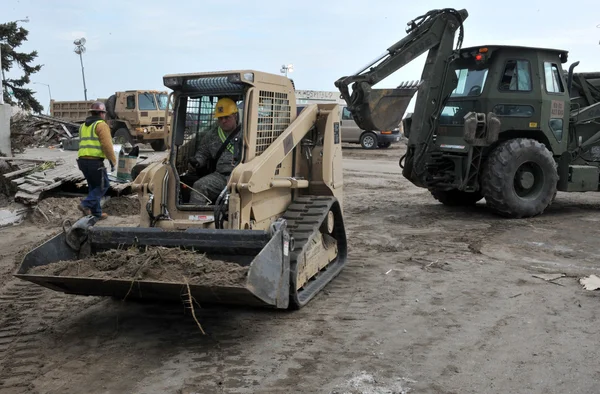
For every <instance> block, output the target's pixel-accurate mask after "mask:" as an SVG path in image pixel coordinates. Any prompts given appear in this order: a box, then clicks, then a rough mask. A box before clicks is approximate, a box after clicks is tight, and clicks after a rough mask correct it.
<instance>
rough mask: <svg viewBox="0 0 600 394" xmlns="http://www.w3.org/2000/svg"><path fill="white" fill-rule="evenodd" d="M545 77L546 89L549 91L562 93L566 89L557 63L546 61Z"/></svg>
mask: <svg viewBox="0 0 600 394" xmlns="http://www.w3.org/2000/svg"><path fill="white" fill-rule="evenodd" d="M544 78H545V81H546V91H547V92H548V93H562V92H564V91H565V88H564V86H563V83H562V80H561V79H560V72H559V71H558V66H557V65H556V64H554V63H550V62H544Z"/></svg>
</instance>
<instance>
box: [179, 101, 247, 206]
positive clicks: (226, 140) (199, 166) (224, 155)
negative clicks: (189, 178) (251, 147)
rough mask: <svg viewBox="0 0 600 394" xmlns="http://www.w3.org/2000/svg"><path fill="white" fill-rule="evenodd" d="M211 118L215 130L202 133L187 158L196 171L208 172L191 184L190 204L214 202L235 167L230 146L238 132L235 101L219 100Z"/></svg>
mask: <svg viewBox="0 0 600 394" xmlns="http://www.w3.org/2000/svg"><path fill="white" fill-rule="evenodd" d="M214 117H215V119H217V125H216V126H217V127H213V128H211V129H210V130H208V131H206V132H205V133H203V135H202V140H201V141H200V142H199V144H198V149H197V151H196V154H195V155H194V156H193V157H192V158H190V165H191V166H192V167H193V169H195V170H196V171H197V172H203V171H208V172H210V173H209V174H208V175H205V176H203V177H202V178H200V179H198V180H197V181H196V182H194V184H193V185H192V188H193V189H194V190H193V191H192V192H191V196H190V203H191V204H196V205H206V204H209V202H208V201H207V198H208V199H210V201H211V203H214V202H215V200H216V199H217V198H218V197H219V194H220V193H221V192H222V191H223V189H224V188H225V187H226V186H227V181H228V179H229V176H230V175H231V172H232V171H233V168H234V167H235V166H236V165H237V164H238V163H237V161H238V160H239V159H238V158H236V157H235V154H234V153H235V150H234V146H235V145H236V144H237V143H238V142H239V141H240V138H241V135H242V133H241V125H240V119H239V113H238V108H237V106H236V104H235V102H234V101H233V100H232V99H230V98H227V97H224V98H220V99H219V101H217V105H216V107H215V112H214ZM199 193H201V194H199Z"/></svg>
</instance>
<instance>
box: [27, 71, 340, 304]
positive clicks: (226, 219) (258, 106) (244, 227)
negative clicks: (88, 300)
mask: <svg viewBox="0 0 600 394" xmlns="http://www.w3.org/2000/svg"><path fill="white" fill-rule="evenodd" d="M164 84H165V86H167V87H168V88H170V89H172V91H173V92H172V93H171V97H170V100H169V101H170V102H172V103H173V105H174V108H173V118H172V123H171V128H170V129H171V130H172V134H171V144H170V152H169V157H168V158H167V159H165V160H164V161H163V162H156V163H151V164H150V165H148V166H147V167H146V168H144V169H143V170H142V171H141V172H140V174H139V175H138V176H137V177H136V179H135V181H134V183H133V188H134V189H135V190H137V192H138V195H139V199H140V202H141V212H140V222H139V225H138V227H96V226H94V225H93V224H94V223H89V222H85V220H86V218H83V219H82V221H84V222H83V223H76V225H74V226H73V228H72V230H73V231H66V232H65V233H62V234H60V235H58V236H57V237H55V238H53V239H52V240H50V241H48V242H47V243H46V244H44V245H42V246H40V247H38V248H36V249H34V250H33V251H31V252H30V253H29V254H28V255H27V256H26V257H25V259H24V260H23V263H22V265H21V267H20V268H19V272H18V275H17V276H19V277H20V278H22V279H25V280H29V281H32V282H35V283H39V284H41V285H43V286H46V287H49V288H52V289H55V290H59V291H64V292H67V293H73V294H85V295H104V296H114V297H119V298H124V297H130V298H131V297H143V298H151V299H152V298H154V299H173V300H178V301H180V300H181V295H182V294H184V293H185V292H186V291H188V292H189V296H190V297H193V298H194V299H195V300H197V301H198V302H200V303H226V304H227V303H232V304H242V305H259V306H266V307H272V308H299V307H302V306H303V305H305V304H306V303H307V302H309V301H310V300H311V299H312V298H313V297H314V296H315V295H316V294H317V293H318V292H319V291H320V290H321V289H322V288H323V287H324V286H325V285H326V284H327V283H328V282H329V281H331V280H332V279H333V278H334V277H335V276H336V275H337V274H338V273H339V272H340V271H341V269H342V268H343V267H344V265H345V264H346V255H347V246H346V233H345V228H344V220H343V197H342V196H343V178H342V149H341V138H340V137H341V136H340V125H339V110H338V106H337V104H311V105H309V106H308V107H306V108H305V109H304V110H303V111H302V113H301V114H299V115H297V113H296V99H295V96H294V88H293V85H292V83H291V81H290V80H289V79H288V78H286V77H284V76H279V75H273V74H268V73H262V72H258V71H254V70H239V71H226V72H212V73H193V74H174V75H167V76H165V77H164ZM222 97H229V98H231V99H232V100H234V101H235V102H236V103H237V106H238V108H239V110H240V111H239V112H240V124H241V138H239V139H238V140H237V141H235V142H233V144H234V145H235V148H234V154H233V157H234V161H235V167H234V169H233V172H232V173H231V174H230V175H229V176H228V182H227V186H226V187H224V188H223V190H222V192H221V194H220V195H219V197H218V198H217V199H216V200H215V201H212V200H211V201H206V202H203V203H201V204H197V203H192V202H191V199H190V196H191V193H194V192H195V190H192V188H193V184H194V182H195V180H197V179H199V178H200V177H202V176H204V175H206V174H203V173H202V171H200V173H197V171H190V166H188V163H189V161H190V158H191V157H192V156H193V155H194V154H195V152H196V149H197V148H198V146H199V144H202V143H203V141H204V139H203V136H204V135H206V133H211V132H216V129H215V127H216V125H215V118H214V113H215V105H216V103H217V100H218V99H219V98H222ZM78 245H80V247H78ZM157 246H162V247H168V248H171V249H173V248H176V249H181V250H188V251H190V250H191V251H194V252H197V254H198V256H201V255H202V254H206V256H208V257H209V258H210V259H211V261H213V260H214V261H215V262H214V264H217V263H216V261H217V260H218V261H221V262H222V261H225V262H227V263H229V264H230V265H229V266H228V267H229V268H228V267H227V266H223V267H224V268H223V272H222V273H220V275H219V276H220V280H219V281H218V282H214V283H211V282H210V281H208V282H207V280H206V278H204V279H203V280H202V281H201V284H198V283H200V282H194V280H199V279H202V278H199V277H198V275H199V276H200V277H202V275H203V274H198V267H196V262H195V261H194V262H193V263H192V264H191V267H190V269H191V270H192V271H190V272H191V273H190V272H188V271H186V272H188V273H187V275H189V276H190V277H188V279H187V280H184V278H183V277H182V278H177V280H176V281H175V282H173V281H169V280H167V279H161V277H159V278H158V279H156V278H154V279H153V280H151V279H148V278H142V279H139V278H130V277H127V278H122V277H118V278H117V277H114V276H111V274H110V273H109V276H108V278H107V277H106V273H103V276H104V277H102V276H101V275H98V276H92V277H69V276H61V275H57V274H53V275H48V274H47V272H48V271H44V270H46V269H48V267H49V269H50V270H51V268H52V265H55V264H57V262H59V261H61V260H62V261H73V260H77V259H85V258H87V257H90V256H91V257H93V256H94V255H95V254H97V253H101V252H106V251H115V250H126V249H129V248H138V249H139V250H140V251H144V250H145V249H146V248H149V247H150V248H153V247H157ZM198 258H199V259H200V257H198ZM160 260H161V261H162V260H163V258H162V257H161V259H160ZM84 264H87V263H84ZM202 264H206V263H202ZM211 264H213V263H208V268H207V269H200V271H202V272H205V271H206V272H208V271H211V268H210V266H211ZM231 264H234V266H233V267H234V268H231V267H232V266H231ZM117 266H118V264H117ZM219 266H220V265H219ZM36 267H37V268H36ZM194 267H196V268H194ZM236 267H237V268H236ZM36 269H41V270H42V273H39V272H38V271H36ZM194 269H195V271H194ZM32 270H33V271H32ZM240 270H242V271H243V270H245V274H244V276H243V279H242V281H241V283H230V282H231V281H226V282H225V284H224V283H223V280H222V276H223V275H227V274H228V272H232V273H233V274H235V275H237V274H239V272H240ZM54 272H58V271H56V270H55V271H54ZM165 274H168V273H165ZM221 274H222V275H221ZM210 275H214V273H211V274H210ZM134 283H135V286H134V287H133V284H134ZM188 284H189V287H188ZM132 288H133V289H134V290H135V291H132V290H131V289H132ZM186 289H188V290H186Z"/></svg>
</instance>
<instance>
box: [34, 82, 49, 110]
mask: <svg viewBox="0 0 600 394" xmlns="http://www.w3.org/2000/svg"><path fill="white" fill-rule="evenodd" d="M34 83H35V84H36V85H46V86H48V96H50V104H49V105H48V108H47V110H46V114H47V115H49V114H50V107H51V106H52V91H51V90H50V85H49V84H47V83H43V82H34Z"/></svg>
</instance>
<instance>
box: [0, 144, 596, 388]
mask: <svg viewBox="0 0 600 394" xmlns="http://www.w3.org/2000/svg"><path fill="white" fill-rule="evenodd" d="M401 154H402V148H401V147H400V146H395V147H392V148H390V149H387V150H377V151H364V150H361V149H359V148H347V149H345V150H344V155H345V159H344V167H345V185H346V186H345V193H346V194H345V217H346V226H347V230H348V236H349V242H350V250H349V265H348V266H347V267H346V268H345V270H344V271H343V272H342V273H341V274H340V276H338V277H337V278H336V279H335V280H334V282H332V283H331V284H330V285H329V286H327V288H326V289H325V291H323V292H322V293H321V294H320V295H319V296H318V297H317V298H315V299H314V300H313V301H312V302H311V303H310V304H309V305H307V306H306V307H305V308H303V309H302V310H300V311H295V312H280V311H279V312H278V311H268V310H259V309H245V308H224V307H218V308H217V307H215V308H204V309H201V310H197V312H196V313H197V317H198V319H199V321H200V322H201V323H202V326H203V328H204V330H205V331H206V333H207V335H206V336H203V335H202V334H201V333H200V331H199V329H198V327H197V326H196V323H195V322H194V320H193V319H192V317H191V315H190V313H189V311H186V310H184V308H183V307H182V305H179V304H166V305H165V304H156V303H140V302H120V301H117V300H113V299H105V298H95V297H81V296H70V295H65V294H62V293H58V292H53V291H51V290H46V289H44V288H41V287H39V286H36V285H33V284H30V283H28V282H23V281H20V280H18V279H16V278H13V277H12V276H10V273H11V272H13V271H14V269H15V268H16V261H15V259H16V258H17V257H18V256H19V253H21V251H22V250H23V248H29V247H32V246H33V245H34V244H35V243H37V242H40V241H41V240H43V239H44V238H45V237H48V236H49V235H51V234H52V233H53V232H55V231H58V227H52V226H51V225H46V226H40V225H36V223H32V222H27V223H23V224H22V225H20V226H16V227H11V228H5V229H2V230H0V233H2V237H0V244H1V247H0V251H1V252H0V254H1V256H0V258H1V260H0V273H1V275H2V276H1V277H0V286H1V287H0V311H1V312H2V313H1V315H0V393H1V394H5V393H11V394H12V393H61V394H62V393H81V392H86V393H140V394H142V393H178V394H184V393H185V394H189V393H286V392H289V393H339V394H341V393H408V392H410V393H461V394H463V393H597V392H598V391H599V390H600V389H599V386H598V385H599V383H598V382H600V366H599V365H598V363H597V359H598V355H599V353H600V352H599V351H598V338H599V334H600V325H598V310H599V308H598V305H599V302H600V298H599V297H600V293H597V292H593V291H587V290H584V289H583V288H582V286H581V285H580V284H579V282H578V279H579V278H580V277H583V276H587V275H590V274H600V273H599V265H598V263H597V255H598V246H597V245H598V239H599V238H600V227H599V226H598V222H600V203H599V202H598V201H599V199H600V197H599V196H597V195H595V194H591V193H590V194H570V195H566V194H561V193H559V195H558V196H557V199H556V202H555V203H554V204H553V206H552V207H551V208H550V209H549V210H548V211H547V212H546V213H545V214H544V215H542V216H540V217H538V218H533V219H527V220H507V219H501V218H498V217H496V216H494V215H492V214H491V213H490V212H488V211H487V210H486V208H485V205H484V204H483V203H479V204H478V205H477V206H476V207H474V208H471V209H450V208H448V207H444V206H442V205H441V204H439V203H437V202H435V201H434V200H433V198H431V197H429V195H428V193H427V192H426V191H424V190H421V189H418V188H416V187H414V186H412V185H411V184H409V183H408V182H407V181H406V180H404V179H403V178H402V176H401V174H400V171H401V169H400V168H399V167H398V159H399V157H400V156H401ZM137 209H138V210H139V207H137ZM134 210H135V209H134ZM118 212H119V213H120V214H121V215H124V214H125V213H126V210H125V211H124V210H123V209H121V208H120V209H119V211H118ZM38 219H39V218H38ZM134 222H135V217H131V216H129V217H128V216H114V217H111V218H109V220H108V221H106V222H103V224H102V225H112V224H125V225H131V223H134ZM550 273H552V274H554V273H557V274H564V277H562V278H560V279H557V280H554V281H552V282H548V281H546V280H544V279H540V278H537V277H535V276H534V275H538V274H550Z"/></svg>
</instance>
